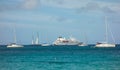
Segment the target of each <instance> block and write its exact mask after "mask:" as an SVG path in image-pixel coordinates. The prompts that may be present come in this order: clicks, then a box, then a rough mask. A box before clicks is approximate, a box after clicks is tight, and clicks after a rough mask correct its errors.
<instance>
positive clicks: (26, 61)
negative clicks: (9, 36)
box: [0, 45, 120, 70]
mask: <svg viewBox="0 0 120 70" xmlns="http://www.w3.org/2000/svg"><path fill="white" fill-rule="evenodd" d="M0 70H120V45H117V46H116V47H115V48H95V47H94V46H93V45H89V46H84V47H80V46H33V45H25V46H24V47H23V48H7V47H6V45H0Z"/></svg>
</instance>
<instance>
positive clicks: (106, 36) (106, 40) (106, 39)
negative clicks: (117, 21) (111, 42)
mask: <svg viewBox="0 0 120 70" xmlns="http://www.w3.org/2000/svg"><path fill="white" fill-rule="evenodd" d="M105 26H106V34H105V42H106V43H108V24H107V17H106V16H105Z"/></svg>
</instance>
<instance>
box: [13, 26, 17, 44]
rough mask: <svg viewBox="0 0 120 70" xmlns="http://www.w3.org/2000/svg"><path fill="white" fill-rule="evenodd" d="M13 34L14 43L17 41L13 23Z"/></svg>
mask: <svg viewBox="0 0 120 70" xmlns="http://www.w3.org/2000/svg"><path fill="white" fill-rule="evenodd" d="M13 34H14V43H17V38H16V29H15V24H14V27H13Z"/></svg>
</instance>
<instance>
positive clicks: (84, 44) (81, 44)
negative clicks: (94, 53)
mask: <svg viewBox="0 0 120 70" xmlns="http://www.w3.org/2000/svg"><path fill="white" fill-rule="evenodd" d="M84 36H85V43H83V42H81V43H80V44H79V45H78V46H81V47H83V46H88V44H87V37H86V34H85V33H84Z"/></svg>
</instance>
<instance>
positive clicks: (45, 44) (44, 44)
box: [41, 43, 50, 46]
mask: <svg viewBox="0 0 120 70" xmlns="http://www.w3.org/2000/svg"><path fill="white" fill-rule="evenodd" d="M41 46H50V44H47V43H43V44H41Z"/></svg>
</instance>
